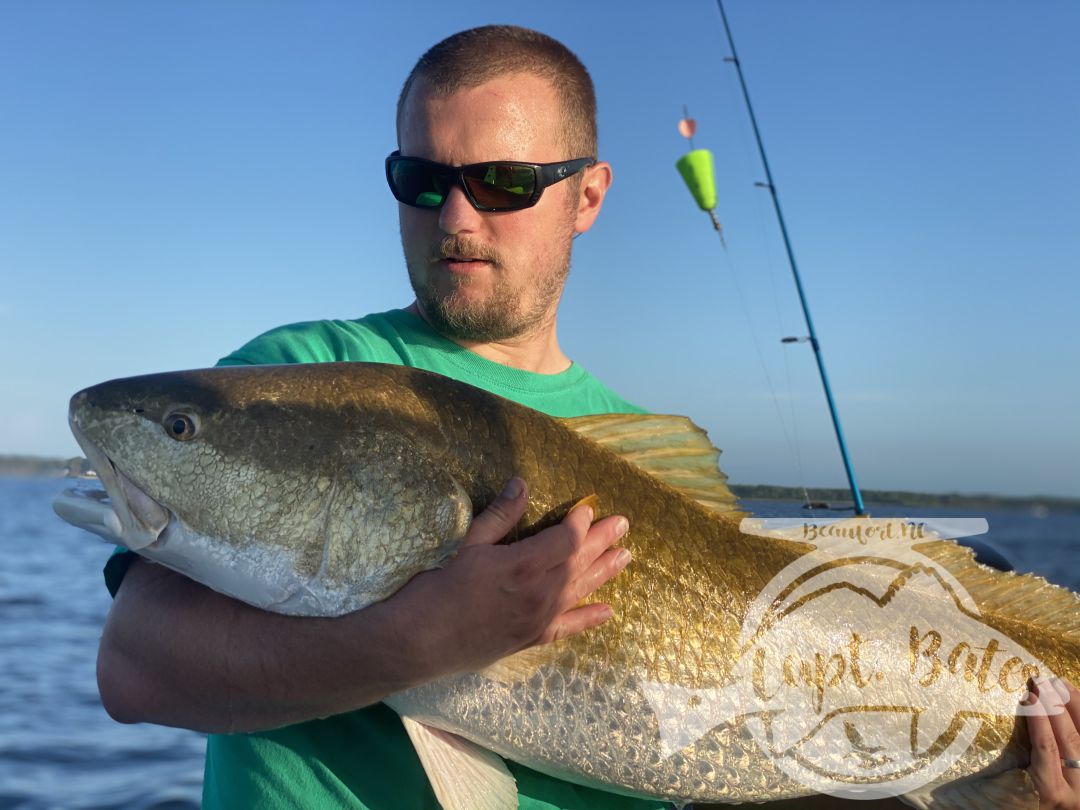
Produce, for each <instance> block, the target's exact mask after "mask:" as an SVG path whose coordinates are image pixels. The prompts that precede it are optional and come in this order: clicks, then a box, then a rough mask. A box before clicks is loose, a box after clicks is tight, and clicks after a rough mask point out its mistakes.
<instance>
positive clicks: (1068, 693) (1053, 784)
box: [1028, 679, 1080, 810]
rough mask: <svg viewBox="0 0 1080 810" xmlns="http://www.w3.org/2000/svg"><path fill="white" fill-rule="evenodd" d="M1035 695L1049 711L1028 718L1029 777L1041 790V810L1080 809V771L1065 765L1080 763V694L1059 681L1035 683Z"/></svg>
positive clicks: (1061, 680)
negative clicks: (1067, 761) (1029, 745)
mask: <svg viewBox="0 0 1080 810" xmlns="http://www.w3.org/2000/svg"><path fill="white" fill-rule="evenodd" d="M1031 693H1032V696H1031V697H1032V699H1031V702H1032V703H1034V699H1037V700H1038V702H1039V703H1040V704H1041V705H1042V707H1043V709H1045V710H1046V711H1045V713H1040V714H1033V715H1029V716H1028V735H1029V736H1030V737H1031V767H1029V768H1028V774H1030V775H1031V778H1032V780H1033V781H1034V782H1035V788H1036V789H1037V790H1038V791H1039V810H1080V769H1078V768H1069V767H1065V765H1064V764H1063V763H1062V759H1068V760H1073V761H1076V760H1080V732H1078V729H1080V691H1078V690H1077V689H1076V687H1075V686H1073V685H1072V684H1071V683H1069V682H1068V681H1067V680H1064V679H1055V680H1054V681H1041V682H1040V683H1037V684H1034V685H1033V688H1032V689H1031ZM1066 700H1067V701H1068V702H1067V703H1065V708H1064V711H1061V710H1060V707H1061V704H1062V703H1063V702H1064V701H1066ZM1052 711H1057V712H1058V713H1057V714H1051V713H1050V712H1052Z"/></svg>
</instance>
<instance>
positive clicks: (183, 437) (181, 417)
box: [162, 411, 199, 442]
mask: <svg viewBox="0 0 1080 810" xmlns="http://www.w3.org/2000/svg"><path fill="white" fill-rule="evenodd" d="M162 426H163V427H164V428H165V432H166V433H168V434H169V436H170V437H171V438H173V439H176V440H177V441H178V442H187V441H191V440H192V439H194V438H195V437H196V436H197V435H198V433H199V425H198V422H197V421H196V420H195V415H194V414H188V413H182V412H180V411H176V412H174V413H170V414H169V415H168V416H166V417H165V419H164V420H163V421H162Z"/></svg>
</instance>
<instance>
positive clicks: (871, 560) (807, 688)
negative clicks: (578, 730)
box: [642, 518, 1053, 798]
mask: <svg viewBox="0 0 1080 810" xmlns="http://www.w3.org/2000/svg"><path fill="white" fill-rule="evenodd" d="M741 528H742V530H743V531H744V532H747V533H752V534H759V535H764V536H770V537H784V538H786V539H789V540H796V541H798V542H805V543H807V544H808V549H809V550H808V552H807V554H805V555H804V556H802V557H799V558H797V559H796V560H795V561H794V562H793V563H791V564H790V565H788V566H787V567H786V568H785V569H783V570H782V571H781V572H780V573H779V574H778V575H777V576H776V577H774V578H773V579H772V580H771V581H770V582H769V584H768V585H767V586H766V587H765V588H764V590H763V591H762V592H761V593H760V594H759V595H758V597H757V598H756V599H755V600H754V602H753V603H752V605H751V606H750V608H749V610H748V611H747V612H746V616H745V619H744V621H743V625H742V632H741V636H740V639H739V650H740V655H739V659H738V662H737V663H736V665H735V667H734V669H733V677H732V682H731V684H730V685H729V686H726V687H724V688H722V689H702V690H694V689H685V688H681V687H677V686H672V685H668V684H658V683H649V684H644V685H643V687H642V691H643V692H644V694H645V697H646V699H647V700H648V702H649V703H650V705H651V706H652V708H653V710H654V713H655V715H656V719H657V723H658V728H659V734H660V741H659V745H660V750H661V753H662V755H664V756H674V755H676V754H677V753H678V752H679V751H681V750H682V749H683V748H685V747H686V746H688V745H691V744H693V743H695V742H696V741H697V740H699V739H700V738H702V737H703V736H704V735H706V734H708V733H710V732H711V731H712V730H714V729H716V728H718V727H721V726H724V725H728V726H731V727H732V728H739V729H741V730H743V732H744V735H745V731H748V732H749V736H751V737H752V739H753V741H754V743H756V745H757V746H758V747H759V748H760V749H761V750H763V751H765V752H767V753H768V754H769V756H770V758H771V761H772V762H773V763H774V764H775V765H776V767H778V768H779V769H780V770H782V771H783V772H784V773H786V774H787V775H788V776H789V777H790V778H791V779H794V780H795V781H797V782H799V783H801V784H803V785H805V786H807V787H809V788H810V789H812V790H814V791H815V792H818V793H827V794H831V795H835V796H843V797H846V798H879V797H885V796H896V795H900V794H903V793H908V792H911V791H913V790H915V789H917V788H920V787H922V786H924V785H926V784H928V783H929V782H931V781H933V780H934V779H935V778H936V777H938V776H940V775H941V774H943V773H944V772H945V771H947V770H948V769H949V768H950V767H951V766H952V765H954V764H955V763H956V762H957V761H958V760H959V759H960V758H961V757H962V756H963V755H964V753H965V752H966V751H968V750H969V748H970V747H971V745H972V743H973V742H974V741H975V738H976V736H977V735H978V733H979V731H980V729H981V727H982V725H983V723H984V722H986V721H987V720H990V719H992V718H994V717H996V716H1009V715H1016V714H1024V713H1029V712H1031V711H1039V708H1038V707H1037V706H1036V707H1031V708H1029V707H1025V706H1020V705H1018V701H1019V699H1020V697H1022V696H1023V694H1024V692H1025V690H1026V685H1027V681H1028V679H1029V678H1033V677H1034V678H1038V677H1043V676H1046V677H1049V676H1052V675H1053V673H1052V672H1051V671H1050V669H1049V667H1047V666H1046V665H1045V664H1044V663H1043V662H1042V661H1040V660H1038V659H1037V658H1035V657H1034V656H1033V655H1031V653H1029V652H1028V651H1027V650H1025V649H1024V648H1023V647H1022V646H1021V645H1020V644H1018V643H1016V642H1015V641H1013V640H1012V639H1010V638H1009V637H1008V636H1006V635H1004V634H1003V633H1001V632H1000V631H998V630H997V629H995V628H994V627H991V626H989V625H988V624H986V623H984V622H983V621H981V620H980V612H979V609H978V606H977V605H976V603H975V602H974V600H973V599H972V598H971V596H970V595H969V594H968V593H967V592H966V591H965V589H964V587H963V586H962V585H961V584H960V582H959V581H958V580H957V579H956V578H955V577H954V576H953V575H952V574H950V573H949V571H948V570H947V569H946V568H945V567H944V566H943V565H941V564H939V563H937V562H935V561H934V560H933V559H931V558H930V557H928V556H926V555H925V554H923V553H920V552H919V550H918V547H919V545H920V544H921V543H926V542H932V541H935V540H941V539H942V538H946V537H959V536H965V535H970V534H980V533H982V532H985V531H986V521H985V520H981V519H977V520H963V521H958V520H952V521H949V522H947V523H946V522H945V521H935V520H934V519H925V520H912V519H908V520H898V519H890V520H880V519H878V520H871V519H865V518H858V519H847V520H830V521H816V522H813V523H808V522H806V521H791V520H762V519H747V520H744V521H743V525H742V526H741Z"/></svg>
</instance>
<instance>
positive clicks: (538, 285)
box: [409, 236, 570, 343]
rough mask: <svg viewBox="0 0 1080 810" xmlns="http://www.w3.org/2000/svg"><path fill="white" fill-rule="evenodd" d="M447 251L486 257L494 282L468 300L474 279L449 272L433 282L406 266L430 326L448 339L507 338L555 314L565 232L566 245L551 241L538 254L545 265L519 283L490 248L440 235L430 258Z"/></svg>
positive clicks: (566, 268)
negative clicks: (483, 294) (542, 253)
mask: <svg viewBox="0 0 1080 810" xmlns="http://www.w3.org/2000/svg"><path fill="white" fill-rule="evenodd" d="M449 256H469V257H473V258H477V259H482V260H484V261H488V262H491V265H492V270H494V273H493V280H492V281H491V283H492V285H493V286H492V288H491V292H490V294H489V295H487V296H486V297H485V298H484V299H483V300H473V299H471V298H470V296H469V295H468V288H469V287H470V286H471V285H472V284H474V283H475V282H476V280H475V279H473V278H471V277H469V276H449V277H446V278H442V279H441V280H442V281H443V282H444V284H442V285H436V284H435V283H434V282H433V281H432V280H431V278H430V277H429V276H428V274H426V273H419V272H415V271H414V269H413V267H412V266H410V267H409V282H410V283H411V284H412V288H413V292H414V293H416V300H417V303H419V305H420V307H421V309H422V310H423V311H424V314H426V315H427V317H428V319H429V320H430V321H431V325H432V326H434V327H435V329H436V330H437V331H438V332H440V333H441V334H443V335H445V336H446V337H448V338H452V339H458V340H467V341H474V342H477V343H491V342H495V341H504V340H511V339H513V338H517V337H521V336H522V335H526V334H528V333H529V332H531V331H534V330H536V329H537V328H538V327H539V326H540V325H541V324H542V323H543V322H544V321H545V320H547V319H549V318H550V317H552V315H553V314H554V310H555V307H556V306H557V304H558V300H559V297H560V296H561V295H562V290H563V286H564V284H565V283H566V278H567V276H568V275H569V273H570V237H569V236H568V237H567V239H566V240H565V244H558V245H554V246H553V249H552V250H551V252H550V253H548V254H547V255H545V256H542V257H537V261H538V262H546V263H549V264H550V266H549V267H547V268H545V269H541V272H539V273H538V274H536V275H533V276H530V277H529V278H527V279H525V281H524V284H523V285H519V286H515V285H513V284H512V283H511V282H510V280H509V279H508V278H507V275H506V273H505V272H504V270H505V267H504V265H503V263H502V262H501V260H500V257H499V256H498V254H497V253H496V252H495V251H493V250H491V249H490V248H485V247H484V246H482V245H478V244H476V243H474V242H472V241H471V240H469V239H467V238H462V237H457V236H447V237H446V238H444V239H443V240H442V242H441V243H440V245H439V247H438V249H437V251H436V255H435V258H437V259H442V258H447V257H449ZM429 266H431V265H429ZM529 293H531V295H529Z"/></svg>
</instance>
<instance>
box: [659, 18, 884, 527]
mask: <svg viewBox="0 0 1080 810" xmlns="http://www.w3.org/2000/svg"><path fill="white" fill-rule="evenodd" d="M716 5H717V7H718V8H719V9H720V19H721V20H722V21H723V23H724V33H725V34H726V35H727V41H728V46H729V47H730V48H731V56H728V57H724V61H725V62H730V63H731V64H733V65H734V66H735V71H736V72H737V73H738V76H739V86H740V87H741V88H742V94H743V100H744V101H745V102H746V111H747V112H748V113H749V115H750V124H751V126H752V127H753V130H754V139H755V140H756V141H757V147H758V153H759V154H760V155H761V164H762V166H763V167H764V168H765V181H766V182H764V183H755V184H754V185H756V186H759V187H761V188H766V189H768V190H769V194H770V196H771V197H772V201H773V208H774V209H775V210H776V219H777V220H778V221H779V223H780V233H781V235H782V236H783V238H784V248H785V250H786V251H787V257H788V263H789V264H790V265H791V274H792V276H794V278H795V288H796V290H798V293H799V303H800V304H801V305H802V311H803V317H804V318H805V319H806V330H807V333H808V334H807V335H806V336H805V337H785V338H783V339H782V340H781V342H782V343H803V342H807V343H809V344H810V347H811V348H812V349H813V350H814V359H815V360H816V361H817V367H818V373H819V374H820V375H821V385H822V387H823V388H824V389H825V400H826V402H827V403H828V405H829V415H830V416H831V417H832V423H833V429H834V430H835V431H836V441H837V443H838V444H839V446H840V456H841V458H842V459H843V462H844V472H845V473H846V474H847V480H848V487H849V488H850V489H851V497H852V500H853V501H854V505H855V514H856V515H865V514H866V508H865V507H864V505H863V499H862V494H861V493H860V492H859V485H858V483H856V481H855V468H854V467H853V466H852V464H851V457H850V455H849V454H848V450H847V444H846V443H845V442H844V431H843V429H842V428H841V427H840V414H839V413H838V412H837V410H836V402H835V401H834V400H833V395H832V388H831V387H830V386H829V377H828V375H827V374H826V373H825V360H824V358H823V356H822V353H821V344H820V343H819V341H818V339H817V333H816V332H815V331H814V321H813V319H812V318H811V317H810V305H809V304H808V303H807V300H806V291H805V290H804V289H803V285H802V279H801V278H800V277H799V268H798V265H797V264H796V262H795V251H794V250H793V249H792V247H791V238H790V237H789V236H788V230H787V225H786V224H785V222H784V213H783V211H782V210H781V209H780V197H779V196H778V195H777V193H776V185H775V183H773V178H772V171H771V170H770V169H769V159H768V158H767V157H766V156H765V144H764V143H763V142H762V140H761V132H760V130H759V129H758V124H757V118H756V117H755V116H754V106H753V104H751V103H750V91H749V90H748V89H747V87H746V78H745V77H744V76H743V71H742V65H741V64H740V62H739V56H738V53H737V52H736V50H735V40H734V38H733V37H732V35H731V26H730V25H729V24H728V19H727V14H726V13H725V12H724V2H723V0H716ZM684 120H685V119H684ZM680 131H682V124H680ZM683 134H684V136H686V137H690V136H692V134H693V124H692V121H691V125H690V135H687V134H686V133H685V132H683ZM691 149H692V151H691V153H690V154H689V155H685V156H684V157H683V158H681V159H680V160H679V163H678V164H677V165H678V168H679V172H680V173H681V174H682V175H683V179H684V180H686V183H687V185H688V186H689V187H690V191H691V193H692V194H693V195H694V198H695V199H696V200H697V202H698V206H699V207H701V208H702V209H703V210H707V211H709V214H710V216H711V217H712V221H713V226H714V228H716V230H717V231H720V223H719V221H718V220H717V218H716V215H715V213H714V212H713V211H712V209H713V208H714V207H715V206H716V192H715V182H714V181H713V179H712V155H710V154H709V153H708V152H707V151H706V150H704V149H698V150H693V141H692V140H691ZM700 153H704V155H705V156H707V160H706V159H705V158H704V156H701V155H700ZM706 203H711V205H709V206H708V207H706ZM722 239H723V237H722V236H721V240H722Z"/></svg>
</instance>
